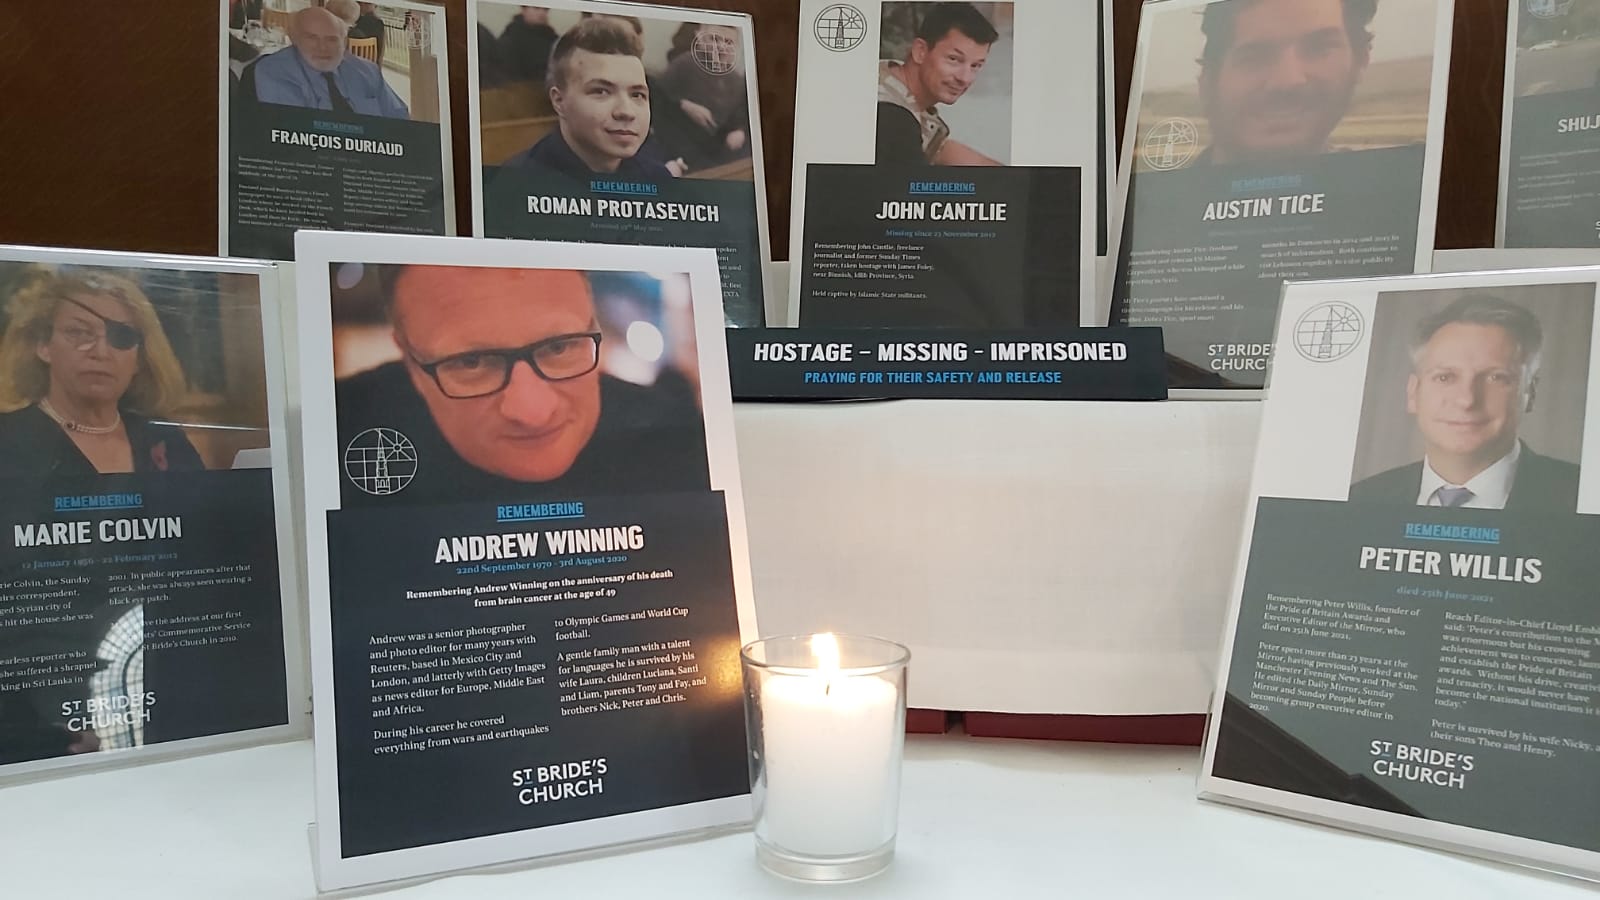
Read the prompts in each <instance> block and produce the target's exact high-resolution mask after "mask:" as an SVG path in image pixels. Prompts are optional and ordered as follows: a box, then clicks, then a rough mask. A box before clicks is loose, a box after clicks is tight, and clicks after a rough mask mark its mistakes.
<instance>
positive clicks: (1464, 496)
mask: <svg viewBox="0 0 1600 900" xmlns="http://www.w3.org/2000/svg"><path fill="white" fill-rule="evenodd" d="M1434 496H1436V497H1438V498H1439V505H1440V506H1445V507H1450V508H1452V509H1453V508H1455V507H1457V506H1465V505H1466V503H1467V501H1468V500H1471V499H1472V498H1473V497H1476V496H1477V495H1476V494H1474V493H1472V491H1470V490H1468V489H1466V488H1464V487H1442V488H1439V489H1438V490H1437V491H1434Z"/></svg>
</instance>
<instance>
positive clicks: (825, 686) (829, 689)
mask: <svg viewBox="0 0 1600 900" xmlns="http://www.w3.org/2000/svg"><path fill="white" fill-rule="evenodd" d="M832 694H833V680H832V679H829V680H827V681H824V682H823V683H822V696H824V697H828V696H832Z"/></svg>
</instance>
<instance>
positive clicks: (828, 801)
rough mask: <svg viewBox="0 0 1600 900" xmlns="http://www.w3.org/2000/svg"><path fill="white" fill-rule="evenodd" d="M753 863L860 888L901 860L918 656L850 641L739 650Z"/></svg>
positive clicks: (796, 641) (798, 638)
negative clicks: (903, 786) (911, 686)
mask: <svg viewBox="0 0 1600 900" xmlns="http://www.w3.org/2000/svg"><path fill="white" fill-rule="evenodd" d="M740 659H741V660H742V662H743V668H744V709H745V721H746V724H747V725H748V730H747V733H748V734H749V741H750V785H751V791H752V793H753V794H754V797H755V835H756V858H757V859H758V860H760V862H761V865H762V866H763V867H765V868H766V869H767V870H768V871H770V872H773V873H774V874H777V875H781V876H783V877H785V878H792V879H795V880H798V881H830V882H841V881H859V880H861V879H863V878H870V877H872V876H873V875H876V874H878V873H879V872H882V871H883V870H884V869H886V868H888V866H889V863H890V861H891V860H893V859H894V841H895V832H896V826H897V824H898V821H899V815H900V763H901V759H902V757H903V756H904V755H905V734H906V664H907V663H908V662H910V660H911V651H909V650H907V649H906V648H905V647H902V646H901V645H899V644H896V643H892V642H890V641H883V640H878V639H877V638H868V637H851V636H848V635H831V634H821V635H793V636H786V637H774V638H767V639H765V640H760V641H756V642H754V643H752V644H750V645H748V646H746V647H745V648H744V649H743V651H742V652H741V653H740Z"/></svg>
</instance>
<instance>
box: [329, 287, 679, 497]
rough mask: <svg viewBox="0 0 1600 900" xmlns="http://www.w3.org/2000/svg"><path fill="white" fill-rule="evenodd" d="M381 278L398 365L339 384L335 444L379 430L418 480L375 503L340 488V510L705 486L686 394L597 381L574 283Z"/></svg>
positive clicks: (587, 310)
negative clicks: (405, 444) (391, 432)
mask: <svg viewBox="0 0 1600 900" xmlns="http://www.w3.org/2000/svg"><path fill="white" fill-rule="evenodd" d="M380 279H381V283H382V294H383V304H384V310H385V314H386V317H387V320H388V323H389V327H390V328H391V330H392V334H393V338H394V344H395V347H396V348H397V349H398V350H399V355H400V359H399V360H398V361H395V362H390V363H386V364H383V365H380V366H378V367H377V368H374V369H370V370H368V371H365V372H361V373H359V374H356V375H352V376H350V377H348V378H344V379H341V380H340V381H339V382H338V384H337V386H336V392H337V408H338V417H339V440H340V443H339V446H340V448H341V450H342V449H343V448H345V447H348V446H350V444H351V442H352V441H353V440H355V438H356V437H357V436H359V435H360V434H362V433H363V432H364V431H366V430H368V429H372V428H392V429H395V430H396V431H399V432H400V433H401V434H403V435H405V436H406V437H407V438H408V439H409V440H410V441H411V442H412V443H413V444H414V445H415V446H416V450H417V472H416V475H415V476H414V477H413V479H412V480H411V482H410V483H409V484H408V485H407V486H406V487H405V488H404V489H403V490H401V491H399V492H398V493H396V494H392V495H388V496H383V497H374V496H368V495H365V494H364V493H363V492H362V491H360V490H359V489H357V488H356V487H354V486H353V485H352V484H351V483H350V482H349V481H348V480H346V481H345V488H344V499H345V502H346V505H350V504H351V503H355V504H361V503H367V502H384V501H392V502H401V503H407V504H416V503H459V502H462V501H464V500H471V499H480V498H481V499H493V498H499V497H513V498H514V497H525V496H531V495H530V494H529V488H530V487H536V488H537V496H540V497H552V498H559V497H582V496H589V495H602V494H620V493H648V492H673V491H696V490H708V489H709V488H710V469H709V465H708V462H707V457H706V444H705V425H704V421H703V419H702V417H701V414H700V411H699V407H698V402H697V400H696V399H695V398H694V397H693V396H692V392H690V391H688V390H672V389H670V388H668V387H663V386H661V385H660V384H658V385H657V386H656V387H641V386H638V385H635V384H632V383H630V382H626V381H622V380H620V379H618V378H615V377H612V376H611V375H608V374H605V372H604V371H602V368H601V359H602V343H603V340H604V338H603V336H602V333H601V329H600V325H599V321H598V319H597V317H596V313H595V303H594V290H593V287H592V286H591V284H590V279H589V277H588V276H587V275H586V274H585V273H583V272H577V271H572V270H562V269H502V268H486V267H459V268H458V267H451V266H399V265H394V266H383V267H381V268H380Z"/></svg>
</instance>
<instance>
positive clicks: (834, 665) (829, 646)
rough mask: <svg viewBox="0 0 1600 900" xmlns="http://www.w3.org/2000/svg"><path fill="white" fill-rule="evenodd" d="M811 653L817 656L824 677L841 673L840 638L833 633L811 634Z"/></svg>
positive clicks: (818, 665) (818, 666)
mask: <svg viewBox="0 0 1600 900" xmlns="http://www.w3.org/2000/svg"><path fill="white" fill-rule="evenodd" d="M811 655H812V656H815V657H816V658H817V669H818V670H819V671H821V672H822V675H823V677H824V678H827V677H830V676H833V675H837V674H839V639H838V638H836V637H834V636H833V635H832V634H814V635H812V636H811Z"/></svg>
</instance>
